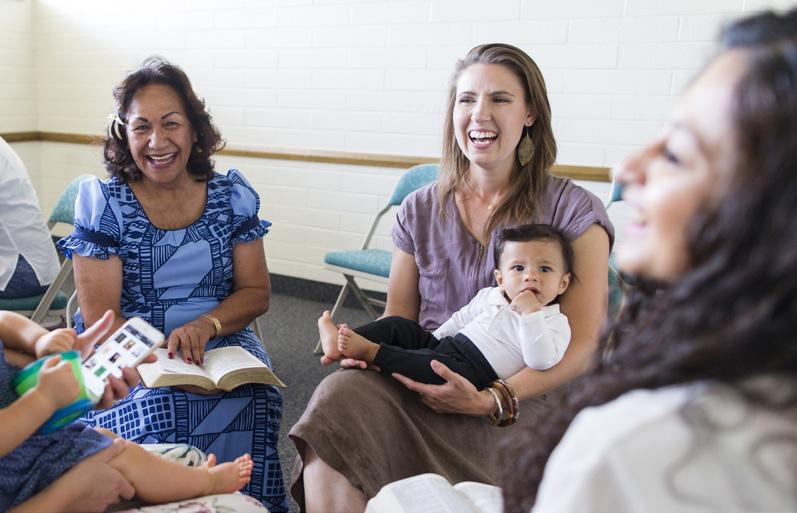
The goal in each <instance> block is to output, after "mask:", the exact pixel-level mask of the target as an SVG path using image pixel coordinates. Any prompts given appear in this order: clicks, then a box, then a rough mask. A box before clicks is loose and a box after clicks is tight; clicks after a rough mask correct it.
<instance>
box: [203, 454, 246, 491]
mask: <svg viewBox="0 0 797 513" xmlns="http://www.w3.org/2000/svg"><path fill="white" fill-rule="evenodd" d="M205 466H206V467H207V470H208V474H210V483H211V490H210V493H209V495H210V494H215V493H232V492H237V491H238V490H240V489H241V488H243V487H244V486H246V483H248V482H249V481H250V479H251V478H252V458H251V457H250V456H249V455H248V454H244V455H243V456H241V457H239V458H236V459H235V461H231V462H228V463H222V464H220V465H216V456H214V455H213V454H211V455H210V456H208V462H207V463H206V464H205Z"/></svg>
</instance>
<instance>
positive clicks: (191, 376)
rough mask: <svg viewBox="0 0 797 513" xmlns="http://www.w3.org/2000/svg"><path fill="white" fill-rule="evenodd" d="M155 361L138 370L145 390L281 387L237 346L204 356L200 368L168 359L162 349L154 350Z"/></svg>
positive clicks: (272, 376) (140, 366)
mask: <svg viewBox="0 0 797 513" xmlns="http://www.w3.org/2000/svg"><path fill="white" fill-rule="evenodd" d="M155 354H156V355H157V356H158V361H156V362H154V363H144V364H141V365H139V366H138V373H139V375H141V381H142V382H143V383H144V386H145V387H149V388H157V387H171V386H180V385H195V386H198V387H201V388H204V389H206V390H214V389H217V388H219V389H221V390H224V391H227V392H229V391H230V390H232V389H234V388H236V387H238V386H240V385H243V384H245V383H262V384H264V385H275V386H278V387H284V386H285V383H283V382H282V381H281V380H280V379H279V378H278V377H277V375H276V374H274V371H272V370H271V369H269V368H268V367H266V365H265V364H264V363H263V362H261V361H260V360H258V359H257V358H255V357H254V356H252V355H251V354H249V352H248V351H247V350H246V349H244V348H242V347H238V346H228V347H219V348H217V349H211V350H210V351H207V352H205V357H204V359H203V362H202V366H201V367H200V366H199V365H193V364H190V363H185V362H184V361H183V360H182V359H180V358H172V359H169V352H168V351H167V350H166V349H156V350H155Z"/></svg>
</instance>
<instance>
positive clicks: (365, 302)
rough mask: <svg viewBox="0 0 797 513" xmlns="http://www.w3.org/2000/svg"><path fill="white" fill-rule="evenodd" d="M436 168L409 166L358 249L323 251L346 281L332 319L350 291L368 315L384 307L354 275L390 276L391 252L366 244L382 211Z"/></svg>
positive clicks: (328, 265) (382, 278)
mask: <svg viewBox="0 0 797 513" xmlns="http://www.w3.org/2000/svg"><path fill="white" fill-rule="evenodd" d="M438 170H439V166H438V165H437V164H420V165H417V166H413V167H411V168H410V169H408V170H407V171H406V172H405V173H404V174H403V175H402V176H401V178H400V179H399V182H398V184H396V188H395V189H394V190H393V195H392V196H391V197H390V200H389V201H388V202H387V205H385V207H384V208H383V209H382V210H380V211H379V213H377V214H376V217H375V218H374V220H373V222H372V223H371V228H370V229H369V230H368V234H367V235H366V236H365V240H364V241H363V243H362V246H361V247H360V249H357V250H353V251H333V252H330V253H327V254H326V255H324V267H325V268H326V269H329V270H330V271H335V272H339V273H341V274H342V275H343V277H344V278H345V280H346V283H345V284H344V285H343V288H342V289H341V291H340V294H339V295H338V299H337V300H336V301H335V305H334V306H333V307H332V312H331V313H332V318H333V319H334V318H335V315H337V313H338V312H339V311H340V309H341V308H342V307H343V303H344V302H345V301H346V297H347V296H348V294H349V292H350V291H351V292H352V293H353V294H354V297H356V298H357V300H358V301H359V302H360V304H361V305H362V306H363V308H364V309H365V311H366V312H368V315H370V316H371V318H373V319H376V318H377V317H379V315H378V314H377V312H376V310H375V309H374V306H378V307H381V308H384V307H385V302H384V301H382V300H380V299H377V298H374V297H370V296H368V295H367V294H366V293H365V292H363V290H362V289H361V288H360V287H359V286H358V285H357V282H356V281H355V278H363V279H367V280H372V281H376V282H381V283H387V279H388V277H389V276H390V263H391V260H392V255H391V253H390V251H385V250H383V249H374V248H371V247H369V246H370V244H371V239H373V236H374V232H375V231H376V228H377V226H378V225H379V222H380V221H381V220H382V217H384V215H385V214H387V213H388V212H389V211H390V210H391V209H392V208H393V207H397V206H399V205H401V202H402V201H403V200H404V198H405V197H407V195H408V194H410V193H411V192H413V191H414V190H416V189H418V188H420V187H423V186H424V185H427V184H429V183H431V182H433V181H434V180H435V179H436V178H437V172H438ZM314 352H315V353H316V354H318V353H320V352H321V343H320V341H319V343H318V344H317V345H316V348H315V351H314Z"/></svg>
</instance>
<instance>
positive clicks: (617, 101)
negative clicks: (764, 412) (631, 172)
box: [0, 0, 795, 281]
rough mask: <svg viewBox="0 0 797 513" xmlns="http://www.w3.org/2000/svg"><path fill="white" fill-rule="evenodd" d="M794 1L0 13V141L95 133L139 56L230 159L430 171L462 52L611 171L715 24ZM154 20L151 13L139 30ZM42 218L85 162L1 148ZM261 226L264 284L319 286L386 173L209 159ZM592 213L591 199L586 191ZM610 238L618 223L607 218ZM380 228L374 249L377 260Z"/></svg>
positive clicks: (352, 2)
mask: <svg viewBox="0 0 797 513" xmlns="http://www.w3.org/2000/svg"><path fill="white" fill-rule="evenodd" d="M794 5H795V2H794V0H791V1H784V0H670V1H668V2H663V1H661V0H600V1H594V0H559V1H556V2H553V1H540V0H497V1H495V2H492V3H489V5H487V6H486V7H485V3H484V2H482V1H478V2H477V1H475V0H392V1H388V0H268V1H266V0H225V1H224V2H219V1H217V0H169V1H163V0H139V1H137V2H134V3H124V2H107V1H104V0H71V1H69V2H64V1H63V0H0V132H3V131H5V132H16V131H26V130H41V131H55V132H72V133H86V134H98V133H101V132H102V130H103V129H104V124H105V115H106V114H107V112H109V110H110V108H111V89H112V87H113V86H114V85H115V84H116V83H117V82H118V81H119V80H120V79H121V77H122V76H123V75H124V73H125V72H126V71H127V70H130V69H133V68H135V67H136V65H137V64H138V63H139V62H140V61H141V60H142V59H143V58H144V57H146V56H147V55H150V54H153V53H158V54H162V55H164V56H165V57H167V58H169V59H170V60H172V61H174V62H175V63H177V64H180V65H181V66H183V67H184V68H185V69H186V71H187V72H188V74H189V76H190V77H191V78H192V80H193V82H194V85H195V88H196V89H197V91H199V92H200V94H202V95H203V96H205V98H206V100H207V101H208V105H209V107H210V110H211V113H212V114H213V115H214V117H215V119H216V121H217V123H218V124H219V126H220V128H221V131H222V133H223V135H224V137H225V138H226V139H227V141H228V144H229V145H230V146H231V147H249V148H268V147H283V148H294V149H297V150H305V149H322V150H339V151H350V152H364V153H382V154H404V155H425V156H431V157H434V156H437V155H439V153H440V133H441V130H442V112H443V109H444V100H445V89H446V85H447V81H448V77H449V74H450V72H451V70H452V69H453V66H454V62H455V60H456V59H457V58H459V57H461V56H463V55H464V53H465V52H466V51H467V50H468V49H469V48H470V47H472V46H474V45H476V44H480V43H485V42H490V41H505V42H508V43H512V44H515V45H518V46H520V47H522V48H524V49H525V50H526V51H528V52H529V53H530V54H531V55H532V57H534V58H535V59H536V60H537V61H538V63H539V64H540V67H541V68H542V70H543V73H544V75H545V77H546V81H547V84H548V88H549V92H550V94H551V101H552V105H553V113H554V127H555V130H556V134H557V140H558V143H559V147H560V158H559V162H560V163H562V164H579V165H591V166H610V165H612V164H614V163H616V162H617V161H619V160H620V159H621V158H622V157H623V156H624V155H626V154H628V152H630V151H633V150H634V149H635V148H637V147H639V145H640V144H641V143H642V142H644V140H645V139H646V138H647V137H649V136H650V135H651V134H653V133H655V131H656V130H657V129H658V127H659V126H660V124H661V123H662V121H663V120H664V119H666V117H667V115H668V111H669V110H670V108H671V107H672V105H673V102H674V101H675V98H676V97H677V95H678V94H679V92H680V91H681V90H682V88H683V87H684V86H685V85H686V84H687V83H688V81H689V80H690V79H691V78H692V77H693V75H694V73H695V71H696V70H697V69H698V68H699V67H700V66H701V65H702V63H703V62H704V61H705V60H706V59H707V58H708V57H709V56H710V54H711V52H712V50H713V40H714V39H715V36H716V34H717V31H718V29H719V27H720V25H721V24H722V23H723V22H725V21H726V20H728V19H732V18H734V17H737V16H739V15H741V14H744V13H747V12H751V11H754V10H758V9H763V8H767V7H774V8H780V9H784V8H788V7H793V6H794ZM151 13H154V14H151ZM15 147H17V148H20V149H21V150H22V153H24V155H23V158H24V159H25V161H26V162H27V163H28V166H29V168H30V169H31V174H32V175H33V177H34V183H35V185H36V186H37V188H38V190H39V192H40V194H41V197H42V204H43V206H44V208H45V210H46V211H47V212H49V209H50V208H51V207H52V204H53V202H54V201H55V198H56V197H57V195H58V193H59V192H60V190H61V189H62V188H63V186H64V185H66V183H67V182H68V181H69V179H70V178H71V177H73V176H75V175H77V174H81V173H86V172H89V173H94V174H98V175H102V174H103V173H104V171H103V169H102V167H101V163H100V152H99V149H98V148H95V147H80V146H70V145H65V144H56V143H25V144H19V145H15ZM217 161H218V165H219V168H220V169H226V168H227V167H230V166H235V167H238V168H240V169H241V170H243V171H244V172H245V174H246V175H247V177H248V178H249V179H250V180H251V181H252V183H253V184H255V187H256V188H257V190H258V191H259V193H260V194H261V196H262V201H263V203H262V208H261V215H263V217H265V218H267V219H271V220H272V221H274V228H273V230H272V233H271V234H270V235H269V236H268V238H267V240H266V248H267V251H268V255H269V263H270V267H271V269H272V271H274V272H279V273H284V274H288V275H294V276H300V277H305V278H310V279H318V280H324V281H336V277H335V276H333V275H331V274H330V273H327V272H325V271H323V269H322V267H321V265H320V262H321V259H322V257H323V254H324V253H325V252H327V251H331V250H335V249H351V248H355V247H357V246H358V245H359V243H360V241H361V239H362V237H363V236H364V233H365V231H366V230H367V228H368V225H369V224H370V219H371V217H372V216H373V215H374V214H375V213H376V211H377V210H378V209H379V208H380V207H381V205H382V204H384V202H385V201H386V199H387V195H388V194H389V192H390V190H391V188H392V186H393V184H394V183H395V182H396V180H397V179H398V176H399V175H400V173H401V171H400V170H395V169H386V168H373V167H358V166H343V165H332V164H318V163H310V162H289V161H279V160H255V159H244V158H229V157H219V158H218V159H217ZM586 185H587V186H588V187H589V188H590V189H591V190H593V191H595V192H596V193H599V194H600V195H601V196H602V197H605V196H606V194H608V185H607V184H600V183H589V184H586ZM611 215H612V217H613V218H615V219H616V220H617V221H618V225H620V226H618V234H619V236H618V239H619V240H622V224H623V221H624V219H625V213H624V212H623V208H622V206H621V205H619V206H616V207H612V210H611ZM390 224H391V219H386V221H385V222H384V223H383V225H382V226H380V227H379V229H378V230H377V236H376V239H375V240H376V243H377V244H378V245H379V246H381V247H384V248H389V247H390V239H389V235H390Z"/></svg>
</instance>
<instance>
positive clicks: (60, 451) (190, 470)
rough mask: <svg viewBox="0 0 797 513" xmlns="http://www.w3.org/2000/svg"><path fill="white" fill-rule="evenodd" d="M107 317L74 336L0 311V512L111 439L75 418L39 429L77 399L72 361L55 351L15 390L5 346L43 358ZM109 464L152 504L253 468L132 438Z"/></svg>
mask: <svg viewBox="0 0 797 513" xmlns="http://www.w3.org/2000/svg"><path fill="white" fill-rule="evenodd" d="M112 322H113V312H111V311H110V310H109V311H108V312H106V314H105V315H104V316H103V318H102V319H100V320H99V321H97V323H96V324H95V325H94V326H92V327H91V328H89V329H87V330H86V331H85V332H84V333H82V334H80V335H77V334H76V333H75V331H74V330H72V329H59V330H54V331H52V332H48V331H47V330H45V329H44V328H41V327H40V326H39V325H37V324H36V323H34V322H33V321H31V320H29V319H27V318H26V317H23V316H21V315H18V314H15V313H12V312H2V311H0V408H2V409H0V511H6V510H7V509H10V508H12V507H14V506H16V505H19V504H21V503H23V502H24V501H26V500H27V499H29V498H30V497H32V496H33V495H35V494H36V493H38V492H39V491H41V490H43V489H44V488H46V487H47V486H48V485H49V484H50V483H52V482H53V481H55V480H56V479H57V478H58V477H60V476H61V475H62V474H63V473H65V472H66V471H67V470H69V469H70V468H71V467H73V466H74V465H76V464H77V463H78V462H80V461H81V460H83V459H85V458H88V457H89V456H91V455H93V454H95V453H97V452H99V451H101V450H102V449H104V448H105V447H107V446H109V445H110V444H111V442H112V439H113V438H116V435H115V434H113V433H111V432H110V431H106V430H99V429H97V430H95V429H91V428H88V427H86V426H85V425H84V424H82V423H80V422H74V423H72V424H69V425H67V426H66V427H64V428H62V429H59V430H56V431H52V432H49V433H46V434H40V433H36V430H37V429H38V428H39V427H41V426H42V424H44V423H45V422H46V421H47V419H48V418H49V417H50V416H51V415H52V414H53V412H55V411H56V410H58V409H59V408H62V407H64V406H67V405H69V404H71V403H72V402H73V401H74V400H75V399H76V398H77V396H78V394H79V392H80V390H79V384H78V381H77V379H76V378H75V375H74V373H73V371H72V367H71V365H70V363H69V362H66V361H61V358H60V357H59V356H53V357H51V358H50V359H49V360H47V361H46V362H45V363H44V364H43V365H42V367H41V370H40V372H39V379H38V383H37V384H36V386H35V387H34V388H33V389H31V390H29V391H28V392H26V393H25V394H24V395H22V397H17V396H16V393H15V392H14V390H13V389H12V387H11V381H12V380H13V378H14V375H15V374H16V371H18V369H16V368H15V367H13V366H12V365H10V364H9V363H8V362H7V359H6V351H7V350H9V349H11V350H17V351H22V352H24V353H28V354H30V355H35V356H37V357H42V356H45V355H48V354H53V353H57V352H61V351H67V350H70V349H73V348H75V349H81V348H86V347H93V345H94V344H95V343H96V342H97V341H100V340H103V338H102V337H103V336H104V335H106V333H107V331H108V329H109V328H110V326H111V323H112ZM109 464H110V465H111V466H112V467H114V468H115V469H117V470H118V471H119V472H120V473H121V474H122V475H123V476H124V477H125V478H126V479H127V480H128V481H129V482H130V484H131V485H132V486H133V487H134V488H135V490H136V495H137V497H138V498H139V499H141V500H142V501H145V502H153V503H157V502H169V501H175V500H182V499H189V498H193V497H198V496H201V495H208V494H215V493H229V492H235V491H237V490H240V489H241V488H242V487H243V486H245V485H246V483H248V482H249V480H250V476H251V473H252V460H251V458H250V456H249V455H248V454H245V455H243V456H241V457H239V458H238V459H236V460H235V461H233V462H229V463H222V464H218V465H217V464H216V458H215V456H213V455H212V454H211V455H209V456H208V462H207V463H206V464H205V465H202V466H199V467H187V466H185V465H182V464H179V463H176V462H173V461H169V460H166V459H164V458H161V457H159V456H157V455H154V454H151V453H149V452H148V451H146V450H145V449H143V448H142V447H140V446H138V445H136V444H134V443H128V444H126V445H125V449H124V450H123V451H122V452H121V453H120V454H119V455H118V456H116V457H115V458H114V459H112V460H111V461H110V463H109ZM97 486H102V483H97Z"/></svg>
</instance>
